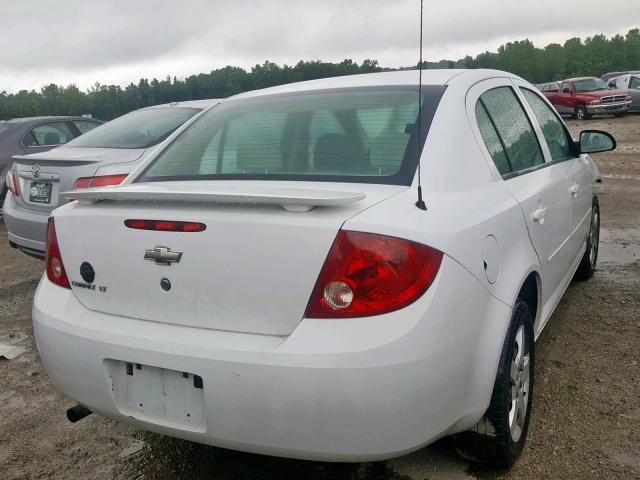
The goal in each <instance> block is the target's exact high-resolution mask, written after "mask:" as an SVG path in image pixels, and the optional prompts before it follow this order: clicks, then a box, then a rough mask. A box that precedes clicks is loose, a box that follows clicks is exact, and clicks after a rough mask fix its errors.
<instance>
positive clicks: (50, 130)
mask: <svg viewBox="0 0 640 480" xmlns="http://www.w3.org/2000/svg"><path fill="white" fill-rule="evenodd" d="M71 139H73V134H72V133H71V129H70V128H69V126H68V125H67V124H66V122H51V123H45V124H42V125H38V126H36V127H33V128H32V129H31V130H30V131H29V133H27V135H25V137H24V139H23V143H24V144H25V146H27V147H44V146H47V147H49V146H55V145H63V144H65V143H67V142H68V141H70V140H71Z"/></svg>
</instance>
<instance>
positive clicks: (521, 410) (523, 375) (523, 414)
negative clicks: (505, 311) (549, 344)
mask: <svg viewBox="0 0 640 480" xmlns="http://www.w3.org/2000/svg"><path fill="white" fill-rule="evenodd" d="M526 334H527V333H526V331H525V329H524V326H523V325H520V327H519V328H518V332H517V333H516V336H515V339H514V345H513V350H512V351H513V357H512V359H511V372H510V382H511V403H509V429H510V431H511V439H512V440H513V442H514V443H518V441H519V440H520V436H521V435H522V430H523V429H524V424H525V420H526V419H527V406H528V404H529V379H530V377H531V362H530V356H529V352H527V351H525V348H526V345H527V342H526V340H527V339H526V338H525V335H526Z"/></svg>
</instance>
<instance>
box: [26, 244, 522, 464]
mask: <svg viewBox="0 0 640 480" xmlns="http://www.w3.org/2000/svg"><path fill="white" fill-rule="evenodd" d="M454 286H455V288H454ZM445 289H450V290H451V294H442V295H441V294H439V293H438V294H435V293H436V291H443V290H445ZM461 291H463V292H465V299H466V300H465V302H460V301H459V292H461ZM463 304H464V305H463ZM510 312H511V310H510V308H509V307H508V306H507V305H505V304H503V303H501V302H499V301H498V300H496V299H494V298H493V297H491V296H490V295H489V294H488V292H487V291H486V289H484V287H483V286H482V285H481V284H480V283H479V282H478V281H477V280H476V279H475V278H473V277H472V276H471V275H470V274H469V273H468V272H467V271H466V270H464V269H462V267H460V266H459V265H458V264H457V263H455V262H453V261H452V260H449V259H447V258H446V257H445V260H444V261H443V265H442V267H441V271H440V273H439V274H438V278H437V279H436V282H435V283H434V284H433V285H432V287H431V288H430V289H429V291H428V292H427V293H426V294H425V295H424V296H423V297H422V298H421V299H419V300H418V301H417V302H415V303H414V304H412V305H410V306H408V307H406V308H405V309H403V310H401V311H399V312H394V313H392V314H388V315H382V316H379V317H371V318H360V319H350V320H312V319H304V320H303V321H302V322H301V323H300V325H299V326H298V327H297V328H296V330H295V331H294V332H293V333H292V334H291V335H290V336H288V337H277V336H268V335H256V334H242V333H234V332H224V331H217V330H207V329H199V328H191V327H183V326H176V325H169V324H161V323H156V322H148V321H141V320H134V319H129V318H124V317H119V316H114V315H108V314H103V313H99V312H94V311H90V310H87V309H86V308H85V307H83V306H82V305H81V304H80V303H79V302H78V300H77V299H76V297H75V296H74V294H73V293H72V292H71V291H69V290H66V289H63V288H60V287H57V286H55V285H53V284H51V283H50V282H49V281H48V280H47V279H46V276H45V277H43V278H42V280H41V282H40V285H39V287H38V290H37V292H36V296H35V300H34V306H33V320H34V332H35V336H36V342H37V346H38V350H39V352H40V356H41V359H42V361H43V363H44V365H45V367H46V370H47V372H48V374H49V377H50V378H51V380H52V381H53V383H54V384H55V386H56V387H57V388H58V389H59V390H61V391H62V392H63V393H65V394H66V395H67V396H69V397H71V398H72V399H74V400H75V401H77V402H79V403H80V404H82V405H84V406H86V407H87V408H89V409H91V410H92V411H95V412H97V413H100V414H102V415H105V416H108V417H111V418H114V419H116V420H119V421H122V422H126V423H130V424H133V425H135V426H137V427H140V428H143V429H146V430H151V431H156V432H159V433H163V434H166V435H170V436H175V437H179V438H184V439H187V440H191V441H195V442H199V443H204V444H209V445H215V446H219V447H224V448H231V449H236V450H242V451H248V452H254V453H261V454H267V455H277V456H283V457H292V458H304V459H309V460H325V461H364V460H376V459H385V458H390V457H394V456H399V455H402V454H404V453H408V452H410V451H413V450H415V449H417V448H420V447H421V446H424V445H426V444H428V443H431V442H432V441H434V440H436V439H437V438H439V437H441V436H444V435H446V434H449V433H453V432H456V431H461V430H464V429H466V428H468V427H469V426H471V425H473V424H474V423H475V422H476V421H477V420H478V419H479V418H480V417H481V416H482V414H483V413H484V411H485V409H486V407H487V405H488V402H489V398H490V395H491V389H492V387H493V379H494V378H495V371H496V365H497V361H498V355H499V352H500V347H501V345H502V339H503V337H504V331H506V325H507V323H508V319H509V317H510ZM110 359H113V360H119V361H127V362H132V363H140V364H143V365H151V366H155V367H161V368H165V369H171V370H177V371H183V372H191V373H194V374H196V375H199V376H201V377H202V379H203V384H204V418H205V425H204V426H203V428H200V429H189V428H184V427H182V426H180V425H177V424H171V422H155V421H150V420H149V419H145V418H135V417H134V416H129V415H128V414H125V413H123V412H124V411H123V409H122V408H120V406H119V405H118V403H117V400H116V399H115V396H114V395H113V392H112V388H111V387H112V385H111V380H110V376H109V367H108V366H107V364H108V363H109V360H110ZM128 413H130V412H128Z"/></svg>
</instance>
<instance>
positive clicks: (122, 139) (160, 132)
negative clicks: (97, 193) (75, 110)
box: [66, 107, 201, 148]
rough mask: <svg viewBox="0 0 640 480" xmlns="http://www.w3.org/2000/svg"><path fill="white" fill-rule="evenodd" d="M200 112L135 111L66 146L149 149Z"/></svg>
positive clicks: (175, 109) (177, 109)
mask: <svg viewBox="0 0 640 480" xmlns="http://www.w3.org/2000/svg"><path fill="white" fill-rule="evenodd" d="M199 111H201V109H199V108H187V107H166V108H150V109H147V110H136V111H135V112H131V113H128V114H126V115H123V116H121V117H118V118H116V119H115V120H111V121H110V122H108V123H105V124H104V125H101V126H100V127H98V128H95V129H93V130H91V131H89V132H87V133H85V134H84V135H82V136H81V137H78V138H77V139H75V140H73V141H71V142H69V143H67V145H66V146H67V147H102V148H147V147H151V146H152V145H155V144H157V143H160V142H161V141H163V140H164V139H165V138H167V137H168V136H169V135H171V133H172V132H173V131H174V130H175V129H176V128H178V127H179V126H180V125H182V124H183V123H184V122H186V121H187V120H189V119H190V118H191V117H193V116H194V115H195V114H196V113H198V112H199Z"/></svg>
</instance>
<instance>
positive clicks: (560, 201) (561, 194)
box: [469, 79, 571, 318]
mask: <svg viewBox="0 0 640 480" xmlns="http://www.w3.org/2000/svg"><path fill="white" fill-rule="evenodd" d="M469 94H470V95H471V94H473V95H475V96H476V98H477V101H476V104H475V108H476V121H477V122H478V126H479V130H480V133H481V136H482V139H483V141H484V143H485V145H486V147H487V151H488V153H489V154H490V156H491V158H492V160H493V163H494V165H495V167H496V173H497V174H499V175H500V177H501V178H502V180H500V184H501V186H502V187H503V188H505V189H506V190H507V191H508V192H509V193H510V194H511V195H512V196H513V197H514V198H515V199H516V200H517V201H518V202H519V204H520V206H521V208H522V212H523V215H524V217H525V220H526V224H527V230H528V235H529V237H530V239H531V243H532V245H533V247H534V249H535V251H536V253H537V255H538V258H539V260H540V268H541V272H540V273H541V280H542V293H541V295H542V304H543V306H544V305H549V304H551V303H553V302H551V303H550V301H551V300H553V299H555V298H559V296H560V294H561V293H562V290H563V284H564V282H565V281H566V276H567V270H568V266H569V263H568V255H567V250H566V248H564V246H565V245H566V240H567V238H568V237H569V234H570V232H569V229H570V227H569V225H570V216H571V204H570V202H569V201H568V199H567V189H568V184H567V181H566V178H565V176H564V175H563V173H562V172H560V171H558V169H556V168H554V166H553V165H552V164H551V163H550V162H547V157H548V152H547V151H548V149H547V147H546V144H541V143H540V141H539V137H538V135H537V132H536V131H535V128H536V127H534V124H533V123H532V122H531V120H530V118H529V114H528V112H527V110H526V109H525V107H524V106H523V103H522V100H521V97H520V96H519V93H517V91H516V87H515V85H513V84H512V83H511V81H510V80H508V79H503V80H498V79H495V80H488V81H486V82H482V83H480V84H478V85H476V86H475V87H474V88H473V89H472V90H471V91H470V92H469ZM558 292H559V293H558ZM540 318H546V316H545V315H543V316H541V317H540Z"/></svg>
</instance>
